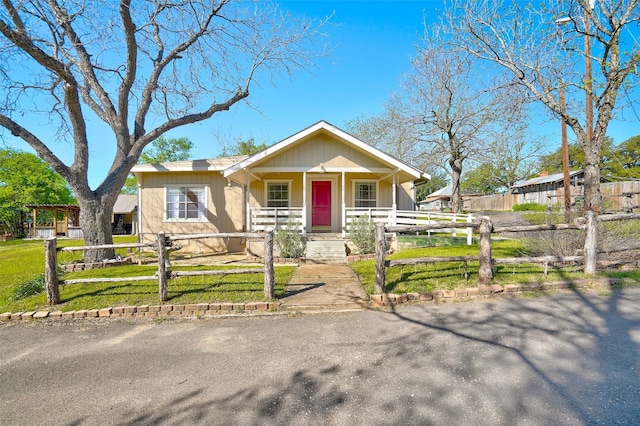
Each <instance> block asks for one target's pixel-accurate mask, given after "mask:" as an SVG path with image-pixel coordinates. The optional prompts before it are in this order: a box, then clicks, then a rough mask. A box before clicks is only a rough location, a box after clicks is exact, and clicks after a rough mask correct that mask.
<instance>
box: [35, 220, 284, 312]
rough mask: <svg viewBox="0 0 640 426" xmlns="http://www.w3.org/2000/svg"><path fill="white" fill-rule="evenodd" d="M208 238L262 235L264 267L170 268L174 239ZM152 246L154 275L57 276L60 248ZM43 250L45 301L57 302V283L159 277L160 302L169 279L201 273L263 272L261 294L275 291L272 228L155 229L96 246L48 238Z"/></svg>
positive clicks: (86, 248)
mask: <svg viewBox="0 0 640 426" xmlns="http://www.w3.org/2000/svg"><path fill="white" fill-rule="evenodd" d="M208 238H254V239H264V268H263V269H260V268H237V269H218V270H210V271H171V268H170V265H169V258H168V250H169V249H170V248H171V247H172V246H173V243H174V242H175V241H182V240H194V239H208ZM149 247H152V248H154V249H156V250H157V252H158V271H157V272H156V273H155V274H154V275H148V276H140V277H127V278H80V279H72V280H60V279H59V277H58V261H57V252H61V251H63V252H64V251H84V250H95V249H105V248H113V249H117V248H149ZM44 248H45V250H44V252H45V289H46V293H47V304H48V305H57V304H58V303H60V291H59V285H60V284H80V283H96V282H130V281H149V280H156V279H157V280H158V294H159V297H160V301H161V302H165V301H167V300H168V296H167V283H168V281H169V280H172V279H176V278H180V277H189V276H204V275H230V274H254V273H264V297H265V298H267V299H273V298H274V293H275V274H274V270H273V230H267V231H266V232H260V233H251V232H235V233H217V234H197V235H176V236H173V235H166V234H165V233H164V232H160V233H158V236H157V238H156V241H155V242H154V243H130V244H105V245H99V246H80V247H57V240H56V238H48V239H46V240H45V242H44Z"/></svg>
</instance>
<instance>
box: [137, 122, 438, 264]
mask: <svg viewBox="0 0 640 426" xmlns="http://www.w3.org/2000/svg"><path fill="white" fill-rule="evenodd" d="M132 172H133V173H134V174H135V175H136V177H137V179H138V184H139V191H138V196H139V200H138V206H139V207H138V221H139V225H138V227H139V230H140V235H141V239H142V240H143V241H151V240H153V239H155V235H156V234H157V233H158V232H159V231H164V232H166V233H168V234H194V233H198V234H199V233H217V232H242V231H252V232H256V231H257V232H259V231H264V230H265V229H267V228H270V227H271V228H273V227H276V226H277V227H281V226H283V225H285V224H286V223H287V222H289V221H290V220H294V221H295V223H296V224H297V226H298V227H299V229H300V231H301V232H302V233H304V234H307V236H310V237H312V236H313V235H315V234H320V233H322V234H324V236H327V235H326V234H330V235H332V236H333V237H335V238H337V239H340V238H348V235H349V229H350V224H351V222H352V221H353V219H354V218H356V217H358V216H361V215H365V214H366V215H368V216H369V217H370V218H372V219H373V220H374V221H376V222H385V223H387V224H396V223H400V222H402V220H403V219H402V218H403V217H405V216H412V215H413V217H415V211H416V202H415V189H414V184H415V183H416V182H418V181H424V180H425V179H429V178H430V176H429V175H427V174H425V173H423V172H422V171H420V170H418V169H416V168H414V167H412V166H409V165H407V164H405V163H403V162H402V161H400V160H398V159H396V158H394V157H392V156H390V155H388V154H385V153H383V152H381V151H380V150H378V149H376V148H374V147H372V146H370V145H368V144H366V143H364V142H362V141H361V140H359V139H357V138H355V137H353V136H351V135H350V134H348V133H346V132H344V131H342V130H340V129H338V128H336V127H334V126H332V125H331V124H329V123H327V122H325V121H320V122H318V123H316V124H314V125H312V126H311V127H308V128H306V129H304V130H302V131H300V132H298V133H296V134H295V135H293V136H290V137H288V138H286V139H284V140H282V141H281V142H278V143H276V144H275V145H272V146H271V147H269V148H267V149H265V150H263V151H261V152H258V153H256V154H254V155H252V156H238V157H224V158H215V159H208V160H194V161H179V162H172V163H163V164H143V165H137V166H135V167H134V168H133V170H132ZM199 244H200V246H198V247H188V249H189V250H196V251H207V250H214V251H240V250H244V249H246V247H245V242H244V241H241V240H238V239H231V240H226V239H220V240H204V241H202V242H201V243H199Z"/></svg>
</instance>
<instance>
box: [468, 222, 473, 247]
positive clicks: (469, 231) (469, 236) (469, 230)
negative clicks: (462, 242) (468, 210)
mask: <svg viewBox="0 0 640 426" xmlns="http://www.w3.org/2000/svg"><path fill="white" fill-rule="evenodd" d="M471 222H473V215H469V216H467V223H471ZM467 245H468V246H471V245H473V228H471V227H468V228H467Z"/></svg>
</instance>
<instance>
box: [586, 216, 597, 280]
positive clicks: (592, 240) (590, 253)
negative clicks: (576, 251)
mask: <svg viewBox="0 0 640 426" xmlns="http://www.w3.org/2000/svg"><path fill="white" fill-rule="evenodd" d="M597 263H598V218H597V216H596V214H595V213H594V212H593V211H588V212H587V230H586V237H585V240H584V273H585V274H587V275H595V274H596V272H597V269H598V268H597Z"/></svg>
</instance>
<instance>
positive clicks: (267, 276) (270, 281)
mask: <svg viewBox="0 0 640 426" xmlns="http://www.w3.org/2000/svg"><path fill="white" fill-rule="evenodd" d="M274 281H275V278H274V272H273V229H267V231H266V232H265V234H264V297H265V298H266V299H273V298H274V297H275V290H274V287H275V286H274Z"/></svg>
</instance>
